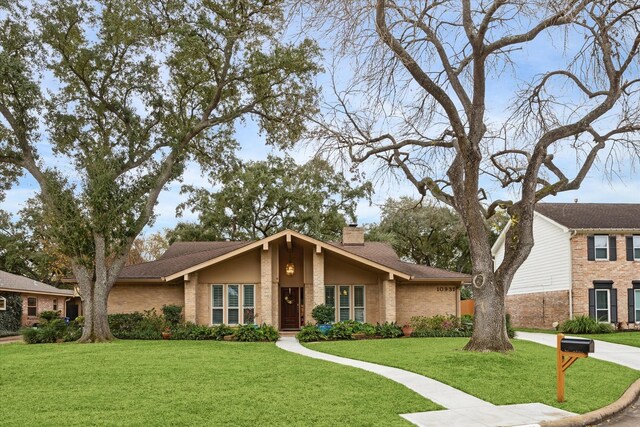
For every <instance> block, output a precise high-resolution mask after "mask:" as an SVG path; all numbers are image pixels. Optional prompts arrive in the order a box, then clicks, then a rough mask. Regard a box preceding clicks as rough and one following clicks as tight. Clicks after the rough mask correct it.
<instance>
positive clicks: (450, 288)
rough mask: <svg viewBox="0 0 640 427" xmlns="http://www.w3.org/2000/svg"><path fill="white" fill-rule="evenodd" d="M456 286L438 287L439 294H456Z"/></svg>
mask: <svg viewBox="0 0 640 427" xmlns="http://www.w3.org/2000/svg"><path fill="white" fill-rule="evenodd" d="M456 289H457V288H456V287H455V286H438V292H455V291H456Z"/></svg>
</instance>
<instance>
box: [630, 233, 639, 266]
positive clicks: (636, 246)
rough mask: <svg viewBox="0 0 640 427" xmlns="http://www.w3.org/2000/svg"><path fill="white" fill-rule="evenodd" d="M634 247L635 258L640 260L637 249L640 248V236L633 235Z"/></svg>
mask: <svg viewBox="0 0 640 427" xmlns="http://www.w3.org/2000/svg"><path fill="white" fill-rule="evenodd" d="M631 241H632V244H631V246H632V248H633V260H634V261H640V258H638V257H636V249H640V236H632V238H631Z"/></svg>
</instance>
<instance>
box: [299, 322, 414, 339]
mask: <svg viewBox="0 0 640 427" xmlns="http://www.w3.org/2000/svg"><path fill="white" fill-rule="evenodd" d="M354 334H364V335H365V337H367V338H398V337H401V336H402V335H403V334H402V329H401V328H400V327H399V326H398V325H397V324H396V323H389V322H385V323H382V324H380V323H378V324H376V325H375V326H374V325H372V324H371V323H361V322H356V321H354V320H345V321H344V322H337V323H334V324H333V325H331V329H330V330H329V332H328V333H327V335H326V336H325V335H324V334H323V333H322V332H321V331H320V328H318V326H317V325H312V324H310V323H308V324H306V325H305V326H303V327H302V329H301V330H300V332H298V334H297V335H296V338H298V341H300V342H312V341H324V340H332V341H339V340H350V339H353V335H354Z"/></svg>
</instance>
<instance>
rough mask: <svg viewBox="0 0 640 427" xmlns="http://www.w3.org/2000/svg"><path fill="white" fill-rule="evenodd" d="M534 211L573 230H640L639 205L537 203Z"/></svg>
mask: <svg viewBox="0 0 640 427" xmlns="http://www.w3.org/2000/svg"><path fill="white" fill-rule="evenodd" d="M536 211H537V212H538V213H540V214H542V215H544V216H546V217H547V218H550V219H552V220H553V221H555V222H557V223H558V224H561V225H564V226H565V227H567V228H570V229H573V230H640V204H632V203H538V204H537V205H536Z"/></svg>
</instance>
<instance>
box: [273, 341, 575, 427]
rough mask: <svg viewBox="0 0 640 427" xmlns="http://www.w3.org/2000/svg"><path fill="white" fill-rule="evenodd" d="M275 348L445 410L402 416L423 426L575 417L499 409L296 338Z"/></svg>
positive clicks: (541, 409)
mask: <svg viewBox="0 0 640 427" xmlns="http://www.w3.org/2000/svg"><path fill="white" fill-rule="evenodd" d="M276 345H277V346H278V347H280V348H281V349H283V350H286V351H290V352H292V353H297V354H300V355H302V356H307V357H311V358H314V359H320V360H326V361H328V362H333V363H338V364H340V365H346V366H351V367H354V368H359V369H363V370H365V371H369V372H373V373H375V374H378V375H381V376H383V377H385V378H388V379H390V380H392V381H395V382H397V383H400V384H402V385H404V386H405V387H407V388H409V389H411V390H413V391H415V392H416V393H418V394H419V395H421V396H423V397H424V398H426V399H429V400H431V401H433V402H435V403H437V404H439V405H441V406H443V407H445V408H447V410H444V411H429V412H417V413H414V414H402V415H401V417H403V418H405V419H406V420H408V421H410V422H412V423H413V424H415V425H417V426H421V427H431V426H433V427H436V426H443V425H446V426H447V427H458V426H460V427H488V426H493V427H496V426H522V425H529V426H531V425H537V423H539V422H541V421H552V420H557V419H560V418H564V417H567V416H570V415H573V414H572V413H571V412H567V411H563V410H560V409H557V408H553V407H551V406H547V405H543V404H542V403H528V404H521V405H505V406H496V405H494V404H492V403H489V402H485V401H484V400H481V399H478V398H477V397H474V396H471V395H469V394H467V393H464V392H462V391H460V390H458V389H456V388H453V387H451V386H448V385H446V384H443V383H441V382H439V381H436V380H433V379H431V378H427V377H425V376H422V375H419V374H416V373H413V372H409V371H405V370H403V369H398V368H392V367H389V366H383V365H378V364H375V363H369V362H362V361H359V360H353V359H348V358H346V357H340V356H334V355H331V354H327V353H321V352H319V351H314V350H310V349H308V348H306V347H304V346H302V345H301V344H300V343H299V342H298V340H297V339H295V338H294V337H282V338H281V339H280V340H279V341H278V342H277V343H276Z"/></svg>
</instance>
